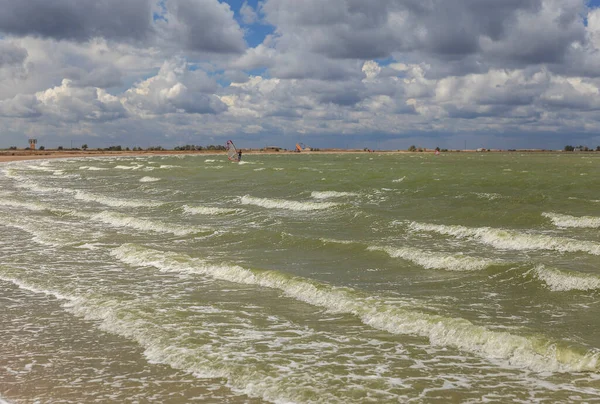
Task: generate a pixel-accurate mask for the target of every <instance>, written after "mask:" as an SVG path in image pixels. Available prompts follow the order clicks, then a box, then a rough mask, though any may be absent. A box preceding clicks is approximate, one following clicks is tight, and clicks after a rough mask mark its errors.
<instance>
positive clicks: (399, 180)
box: [392, 176, 406, 182]
mask: <svg viewBox="0 0 600 404" xmlns="http://www.w3.org/2000/svg"><path fill="white" fill-rule="evenodd" d="M405 179H406V176H404V177H402V178H398V179H397V180H392V182H402V181H404V180H405Z"/></svg>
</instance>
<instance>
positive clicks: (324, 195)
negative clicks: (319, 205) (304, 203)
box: [310, 191, 358, 199]
mask: <svg viewBox="0 0 600 404" xmlns="http://www.w3.org/2000/svg"><path fill="white" fill-rule="evenodd" d="M357 195H358V194H356V193H354V192H337V191H321V192H319V191H313V192H311V194H310V196H311V197H313V198H315V199H329V198H341V197H344V196H357Z"/></svg>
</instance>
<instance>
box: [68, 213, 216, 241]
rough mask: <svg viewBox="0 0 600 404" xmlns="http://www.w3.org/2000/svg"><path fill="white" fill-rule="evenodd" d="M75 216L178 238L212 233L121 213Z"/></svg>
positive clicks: (210, 230)
mask: <svg viewBox="0 0 600 404" xmlns="http://www.w3.org/2000/svg"><path fill="white" fill-rule="evenodd" d="M72 214H73V215H74V216H78V217H82V218H86V219H90V220H92V221H95V222H100V223H104V224H107V225H109V226H112V227H116V228H119V227H129V228H132V229H135V230H142V231H154V232H156V233H171V234H174V235H176V236H186V235H189V234H195V233H206V232H212V231H213V230H212V229H209V228H205V227H202V228H199V227H189V226H181V225H176V224H166V223H160V222H154V221H152V220H148V219H139V218H137V217H132V216H127V215H124V214H121V213H116V212H110V211H102V212H100V213H96V214H92V215H91V216H90V215H86V214H84V213H72Z"/></svg>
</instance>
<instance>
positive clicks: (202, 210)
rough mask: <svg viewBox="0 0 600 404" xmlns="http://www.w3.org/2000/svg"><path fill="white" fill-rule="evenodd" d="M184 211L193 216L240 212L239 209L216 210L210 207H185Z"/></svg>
mask: <svg viewBox="0 0 600 404" xmlns="http://www.w3.org/2000/svg"><path fill="white" fill-rule="evenodd" d="M182 208H183V211H184V212H185V213H188V214H191V215H227V214H230V213H236V212H238V209H227V208H215V207H210V206H189V205H183V206H182Z"/></svg>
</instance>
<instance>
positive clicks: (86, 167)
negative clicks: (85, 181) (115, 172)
mask: <svg viewBox="0 0 600 404" xmlns="http://www.w3.org/2000/svg"><path fill="white" fill-rule="evenodd" d="M79 169H80V170H87V171H107V170H108V168H103V167H94V166H81V167H79Z"/></svg>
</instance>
